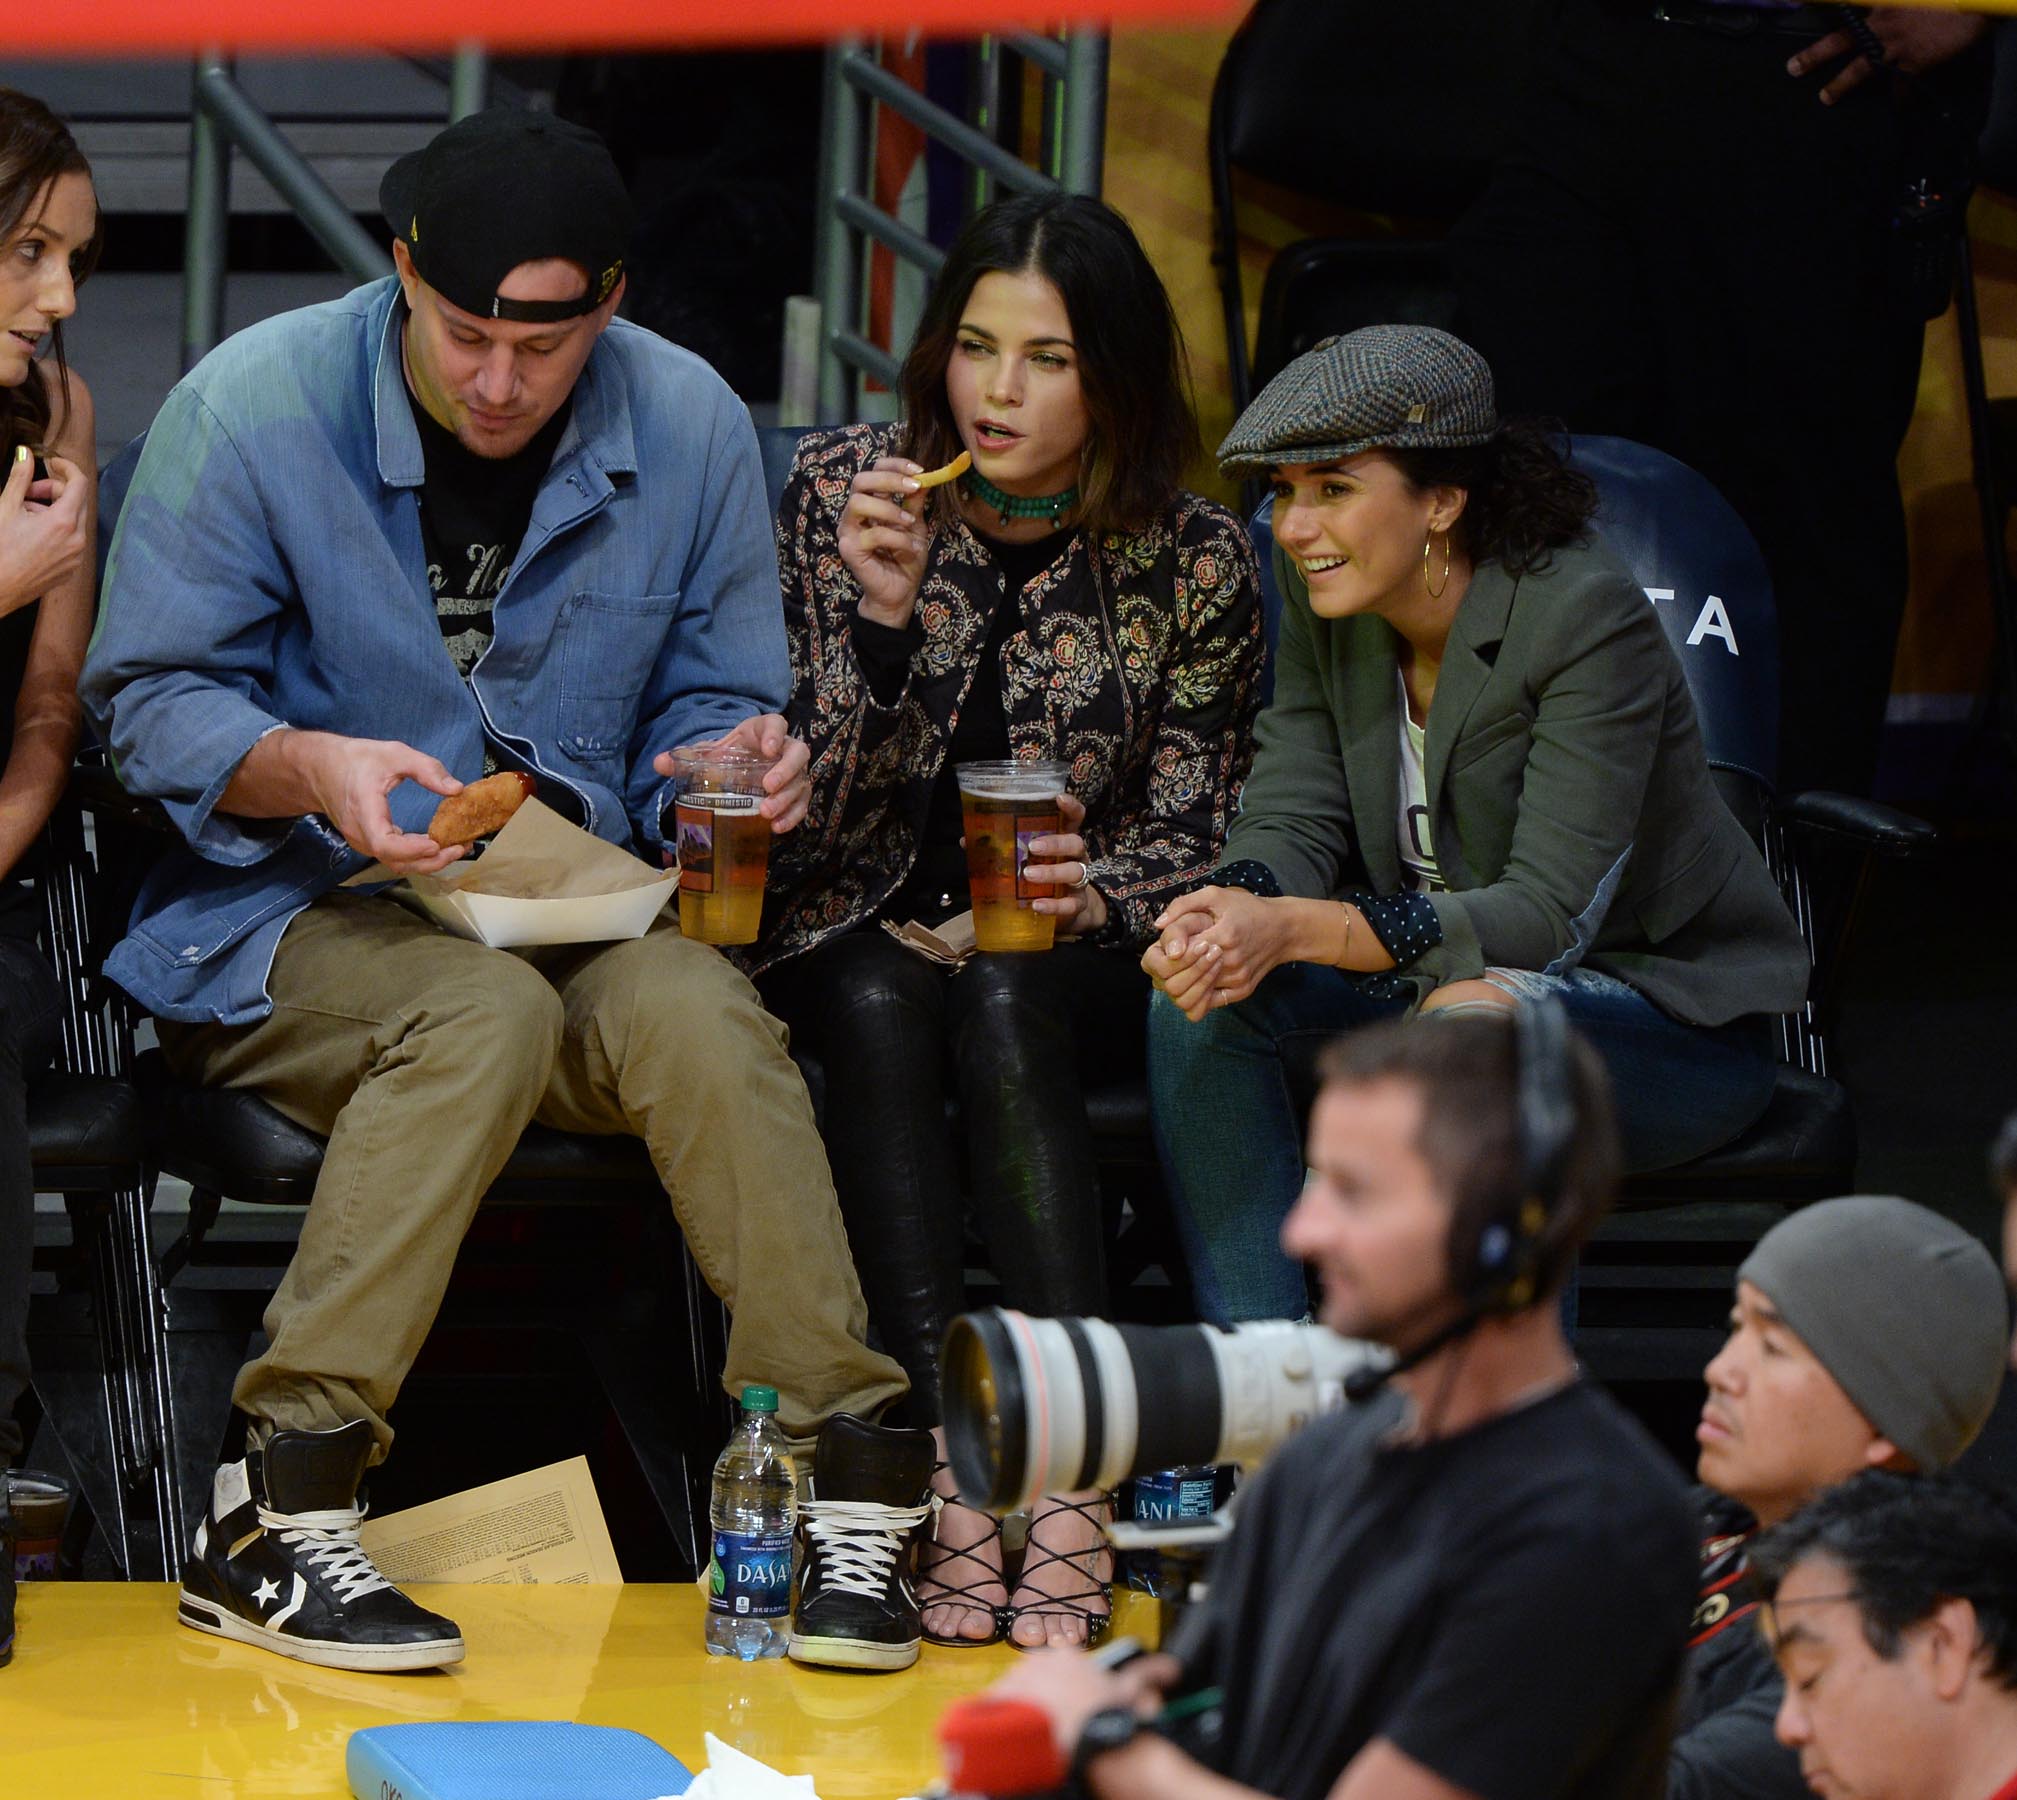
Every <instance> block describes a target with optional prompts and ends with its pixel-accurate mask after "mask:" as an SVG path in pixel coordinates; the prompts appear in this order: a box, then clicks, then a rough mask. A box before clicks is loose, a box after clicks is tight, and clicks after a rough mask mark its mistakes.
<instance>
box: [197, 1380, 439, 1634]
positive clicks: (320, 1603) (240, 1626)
mask: <svg viewBox="0 0 2017 1800" xmlns="http://www.w3.org/2000/svg"><path fill="white" fill-rule="evenodd" d="M370 1454H371V1427H370V1426H369V1425H367V1424H366V1423H365V1422H364V1421H363V1420H362V1419H358V1420H353V1421H352V1422H351V1423H350V1424H348V1425H343V1426H339V1427H338V1428H337V1429H336V1430H334V1431H276V1432H275V1433H274V1434H273V1435H272V1436H271V1437H270V1438H268V1439H267V1440H266V1448H265V1449H264V1450H263V1451H262V1450H251V1451H248V1452H247V1453H246V1456H245V1460H244V1461H243V1462H235V1463H226V1464H225V1465H224V1467H223V1468H221V1469H219V1470H218V1471H217V1479H216V1481H215V1482H214V1483H213V1484H212V1489H211V1498H210V1508H209V1511H208V1513H207V1514H206V1515H205V1517H204V1520H203V1523H202V1524H200V1525H199V1526H197V1528H196V1549H195V1553H194V1554H193V1555H192V1556H191V1557H190V1559H189V1561H188V1562H187V1563H186V1564H184V1565H183V1570H182V1602H181V1606H180V1608H179V1616H180V1617H181V1620H182V1623H183V1624H185V1625H193V1626H194V1627H195V1628H196V1629H197V1630H198V1631H211V1632H215V1633H216V1634H217V1635H218V1636H219V1637H228V1638H236V1639H237V1640H238V1641H239V1642H240V1643H242V1644H257V1645H259V1646H260V1647H261V1648H262V1649H266V1650H274V1651H277V1652H279V1654H280V1655H282V1656H292V1657H295V1658H297V1659H298V1660H299V1661H301V1662H310V1663H320V1664H322V1665H323V1666H324V1667H325V1668H330V1669H433V1668H439V1667H440V1666H441V1665H442V1664H443V1663H453V1662H460V1661H461V1660H462V1633H461V1632H460V1631H459V1630H457V1629H456V1626H455V1624H454V1622H453V1621H452V1620H449V1619H444V1618H442V1617H441V1616H440V1615H439V1614H437V1613H431V1612H428V1611H427V1610H426V1609H425V1608H424V1607H419V1606H416V1605H414V1603H413V1602H412V1601H411V1600H409V1599H407V1597H406V1596H405V1595H404V1594H402V1593H401V1592H400V1591H399V1590H398V1589H397V1588H396V1587H394V1586H393V1585H392V1583H391V1582H389V1581H387V1580H386V1579H385V1577H384V1576H383V1575H381V1574H379V1572H378V1570H377V1568H376V1567H375V1566H374V1564H373V1563H372V1560H371V1558H370V1557H369V1556H367V1555H366V1554H365V1552H364V1549H363V1547H362V1546H361V1545H360V1544H359V1543H358V1541H357V1528H358V1527H359V1526H360V1525H362V1524H363V1523H364V1513H363V1510H362V1508H360V1507H359V1505H358V1504H357V1485H358V1483H359V1482H360V1481H361V1480H362V1479H363V1476H364V1463H365V1459H366V1458H367V1457H368V1456H369V1455H370Z"/></svg>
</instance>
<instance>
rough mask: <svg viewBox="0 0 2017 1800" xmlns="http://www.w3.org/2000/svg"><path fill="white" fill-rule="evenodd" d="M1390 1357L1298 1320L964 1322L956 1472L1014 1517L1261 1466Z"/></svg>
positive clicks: (954, 1382)
mask: <svg viewBox="0 0 2017 1800" xmlns="http://www.w3.org/2000/svg"><path fill="white" fill-rule="evenodd" d="M1386 1356H1387V1353H1386V1352H1385V1351H1383V1350H1381V1349H1379V1348H1377V1347H1376V1346H1374V1345H1371V1344H1362V1343H1356V1342H1354V1341H1352V1340H1351V1339H1349V1338H1341V1337H1338V1336H1337V1335H1335V1334H1334V1333H1332V1332H1329V1331H1326V1330H1325V1329H1324V1328H1323V1327H1322V1326H1319V1325H1310V1324H1302V1323H1296V1322H1292V1321H1289V1320H1270V1321H1267V1322H1264V1323H1260V1324H1251V1325H1236V1326H1233V1327H1230V1328H1225V1327H1217V1326H1210V1325H1113V1324H1109V1323H1108V1322H1107V1321H1105V1320H1103V1319H1033V1318H1031V1317H1029V1316H1028V1315H1027V1314H1026V1313H1019V1312H1011V1311H1009V1310H1007V1309H1005V1308H1002V1307H991V1308H989V1309H988V1310H986V1311H984V1312H972V1313H963V1314H961V1315H960V1317H958V1318H957V1319H955V1320H953V1322H952V1325H951V1326H950V1328H949V1329H948V1330H947V1332H946V1341H945V1356H944V1365H945V1384H944V1385H945V1397H946V1404H945V1429H946V1444H947V1449H948V1453H949V1455H950V1457H951V1459H952V1466H953V1475H954V1478H955V1479H956V1480H957V1482H958V1484H959V1490H960V1493H961V1495H962V1497H963V1498H965V1499H966V1500H967V1501H968V1502H969V1503H970V1504H973V1505H977V1506H984V1507H987V1508H988V1509H990V1510H991V1511H996V1512H1001V1511H1008V1510H1012V1509H1014V1508H1016V1507H1020V1506H1028V1505H1030V1504H1031V1503H1032V1502H1034V1501H1035V1500H1036V1499H1037V1498H1038V1497H1039V1496H1040V1495H1043V1494H1055V1493H1074V1492H1078V1491H1080V1490H1083V1489H1086V1488H1095V1487H1099V1488H1110V1487H1113V1486H1115V1485H1116V1484H1117V1483H1119V1482H1121V1481H1123V1480H1125V1479H1126V1478H1127V1477H1128V1476H1130V1475H1139V1474H1142V1473H1144V1472H1146V1471H1148V1470H1152V1469H1170V1468H1177V1467H1180V1466H1183V1465H1186V1464H1193V1463H1209V1462H1234V1463H1240V1464H1242V1465H1243V1466H1245V1467H1247V1468H1253V1467H1255V1466H1257V1465H1258V1464H1260V1463H1262V1462H1265V1461H1266V1460H1267V1458H1268V1456H1269V1455H1270V1454H1271V1453H1272V1452H1273V1451H1274V1450H1275V1448H1276V1447H1277V1446H1278V1445H1279V1444H1280V1443H1281V1441H1282V1440H1283V1439H1284V1438H1285V1437H1287V1436H1288V1435H1289V1434H1290V1433H1291V1432H1293V1431H1298V1430H1300V1429H1301V1428H1302V1427H1303V1426H1304V1425H1307V1424H1308V1423H1309V1422H1310V1420H1311V1419H1313V1418H1315V1417H1316V1416H1317V1415H1318V1414H1319V1413H1323V1412H1329V1411H1332V1410H1334V1409H1335V1408H1336V1407H1338V1406H1340V1405H1342V1404H1343V1402H1344V1388H1345V1381H1346V1379H1347V1377H1349V1376H1350V1375H1352V1374H1354V1373H1356V1372H1357V1371H1358V1370H1360V1369H1362V1368H1365V1367H1367V1366H1369V1365H1371V1364H1373V1363H1376V1362H1379V1361H1381V1360H1383V1359H1385V1358H1386Z"/></svg>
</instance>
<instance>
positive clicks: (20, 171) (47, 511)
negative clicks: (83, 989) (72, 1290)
mask: <svg viewBox="0 0 2017 1800" xmlns="http://www.w3.org/2000/svg"><path fill="white" fill-rule="evenodd" d="M98 246H99V219H98V199H97V195H96V192H95V191H94V189H93V187H92V183H91V167H90V164H89V163H87V162H86V161H85V159H84V156H83V154H82V153H81V152H80V151H79V150H78V148H77V143H76V140H75V139H74V138H72V136H71V135H70V132H69V130H68V129H67V128H66V127H65V126H64V124H63V122H62V121H61V120H60V119H58V118H57V117H56V115H55V114H54V113H52V112H51V111H50V110H49V109H48V108H47V107H46V106H44V105H43V104H42V102H41V101H39V100H37V99H34V98H32V97H31V96H29V95H27V94H22V93H17V92H15V91H14V90H13V89H11V88H6V87H0V756H4V758H5V762H4V772H0V1558H4V1559H5V1567H4V1569H0V1663H5V1662H6V1661H7V1660H8V1658H9V1657H10V1656H11V1655H12V1653H13V1646H14V1585H13V1553H12V1539H11V1535H10V1533H9V1530H8V1519H7V1511H8V1508H7V1505H6V1489H5V1474H4V1471H5V1469H6V1467H7V1465H8V1464H9V1463H11V1462H12V1461H13V1460H14V1458H15V1457H16V1456H17V1455H19V1454H20V1451H21V1434H20V1428H19V1427H18V1426H17V1425H16V1424H15V1422H14V1416H13V1415H14V1406H15V1402H16V1401H17V1400H19V1399H20V1397H21V1394H22V1392H23V1390H25V1388H26V1387H27V1385H28V1276H29V1261H30V1257H31V1255H32V1252H33V1249H34V1225H35V1181H34V1173H33V1170H32V1167H31V1165H30V1163H29V1158H28V1128H27V1110H26V1096H27V1083H28V1080H29V1078H30V1077H31V1076H33V1075H34V1074H36V1073H37V1072H38V1071H39V1070H40V1069H42V1068H44V1067H46V1066H47V1064H48V1062H49V1060H50V1058H51V1057H52V1055H53V1054H54V1052H55V1049H56V1043H57V1030H58V1021H59V1017H60V1013H61V1008H62V1000H61V994H60V991H59V989H58V986H57V981H56V972H55V970H54V969H52V968H51V967H50V966H49V963H48V961H47V960H46V959H45V957H44V956H43V954H42V950H41V948H40V946H39V944H38V943H37V926H38V924H39V922H40V919H41V907H40V906H39V905H38V904H37V901H36V897H35V893H34V889H33V888H32V886H30V884H29V883H28V881H27V880H25V879H24V863H25V861H26V860H27V859H28V858H29V856H30V853H31V852H32V851H33V850H34V848H35V844H36V840H37V839H38V838H39V837H40V836H41V834H42V828H43V826H45V825H46V824H47V823H48V822H49V815H50V814H51V813H52V812H53V811H54V810H55V807H56V802H57V800H58V799H59V798H60V797H61V796H62V793H63V785H64V782H65V781H66V780H67V779H68V777H69V773H70V761H71V757H72V756H73V754H74V753H75V751H76V748H77V735H78V731H79V729H80V727H81V723H82V718H83V714H82V712H81V710H80V708H79V706H78V701H77V675H78V671H79V670H80V669H81V668H82V666H83V662H84V646H85V643H86V641H87V640H88V639H89V637H90V635H91V612H92V599H93V588H94V564H93V559H92V553H91V552H92V532H93V520H94V511H95V506H96V500H97V492H96V490H97V466H96V455H95V444H94V440H95V426H94V422H93V418H92V410H91V395H90V391H89V390H88V389H87V388H86V387H85V385H84V383H83V381H82V379H81V378H80V377H79V376H77V375H76V374H75V373H74V372H73V371H72V370H71V368H70V366H69V364H68V363H67V362H66V361H65V359H64V355H63V321H64V320H65V319H67V318H69V317H70V315H71V314H72V313H74V312H75V311H76V310H77V287H78V284H79V283H81V282H82V281H83V280H84V278H85V277H86V276H87V275H89V274H90V272H91V270H92V267H93V266H94V265H95V264H96V262H97V260H98ZM38 464H39V465H40V466H39V467H38V466H37V465H38Z"/></svg>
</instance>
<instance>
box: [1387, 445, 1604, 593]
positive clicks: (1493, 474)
mask: <svg viewBox="0 0 2017 1800" xmlns="http://www.w3.org/2000/svg"><path fill="white" fill-rule="evenodd" d="M1561 445H1562V428H1561V427H1560V426H1559V425H1555V424H1552V423H1550V422H1547V421H1544V420H1540V419H1507V420H1506V421H1505V422H1504V423H1503V424H1501V425H1500V427H1499V429H1498V430H1497V431H1495V432H1493V433H1492V435H1491V437H1490V438H1488V439H1487V440H1486V441H1485V442H1484V443H1482V444H1470V445H1466V446H1465V447H1463V448H1461V449H1456V450H1416V449H1398V448H1392V447H1389V448H1387V449H1385V450H1383V451H1382V452H1381V454H1382V455H1385V456H1388V457H1391V458H1392V459H1393V461H1394V464H1395V466H1396V467H1397V468H1399V470H1400V471H1401V473H1402V475H1403V476H1405V477H1406V479H1407V481H1408V484H1409V485H1410V486H1411V487H1414V488H1416V489H1421V488H1432V487H1456V488H1462V489H1463V490H1464V491H1465V493H1466V495H1467V496H1468V498H1467V499H1466V501H1465V503H1464V510H1463V513H1462V514H1461V515H1460V516H1459V518H1458V520H1457V523H1456V525H1455V526H1454V527H1453V531H1454V535H1455V537H1456V540H1457V548H1458V549H1459V550H1461V551H1462V552H1463V553H1464V555H1465V556H1466V557H1467V558H1468V559H1469V560H1470V561H1471V562H1473V563H1480V562H1487V561H1490V562H1496V563H1498V564H1500V565H1501V566H1502V567H1504V568H1505V570H1506V571H1507V573H1508V574H1512V575H1528V574H1531V573H1533V571H1534V570H1535V569H1537V568H1540V567H1541V566H1542V565H1543V564H1545V563H1546V562H1547V560H1548V553H1549V552H1550V551H1552V550H1559V549H1561V547H1562V546H1563V545H1564V544H1571V543H1574V542H1575V540H1576V539H1577V538H1579V537H1581V536H1582V535H1583V533H1584V531H1585V530H1587V529H1588V527H1589V523H1590V515H1591V514H1592V513H1594V512H1595V511H1596V510H1597V484H1596V483H1595V482H1594V481H1592V480H1591V479H1590V478H1589V476H1587V475H1585V474H1584V473H1583V472H1582V471H1581V470H1580V469H1572V468H1570V467H1569V464H1568V461H1567V459H1566V458H1565V457H1564V455H1563V452H1562V447H1561Z"/></svg>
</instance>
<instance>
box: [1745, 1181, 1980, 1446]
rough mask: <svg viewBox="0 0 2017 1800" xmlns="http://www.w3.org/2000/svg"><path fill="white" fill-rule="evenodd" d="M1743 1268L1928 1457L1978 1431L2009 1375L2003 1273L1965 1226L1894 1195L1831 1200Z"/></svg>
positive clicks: (1794, 1222)
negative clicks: (2005, 1366)
mask: <svg viewBox="0 0 2017 1800" xmlns="http://www.w3.org/2000/svg"><path fill="white" fill-rule="evenodd" d="M1737 1278H1738V1279H1739V1280H1740V1281H1748V1282H1750V1283H1751V1284H1752V1285H1753V1286H1754V1287H1756V1288H1757V1289H1758V1290H1759V1291H1760V1292H1762V1293H1763V1294H1764V1295H1765V1297H1766V1298H1767V1299H1769V1300H1770V1301H1771V1302H1772V1304H1773V1305H1774V1306H1775V1307H1776V1308H1777V1309H1778V1311H1779V1315H1780V1317H1781V1318H1783V1319H1784V1320H1785V1321H1786V1323H1787V1325H1788V1326H1790V1327H1791V1328H1792V1330H1793V1331H1794V1332H1795V1333H1797V1334H1798V1336H1799V1338H1800V1340H1801V1342H1802V1343H1804V1344H1805V1345H1806V1346H1807V1348H1808V1349H1809V1350H1811V1351H1813V1353H1814V1355H1815V1357H1816V1359H1817V1360H1818V1361H1819V1362H1820V1364H1821V1366H1822V1367H1823V1368H1824V1369H1826V1370H1827V1371H1828V1373H1829V1374H1830V1375H1832V1376H1833V1377H1834V1378H1835V1381H1836V1383H1837V1384H1838V1385H1839V1386H1840V1387H1841V1389H1842V1391H1843V1392H1844V1393H1845V1394H1847V1395H1848V1396H1849V1398H1850V1399H1851V1400H1852V1401H1853V1402H1854V1403H1855V1405H1856V1410H1857V1411H1858V1412H1860V1413H1861V1414H1862V1415H1863V1416H1864V1418H1866V1419H1868V1420H1869V1421H1870V1423H1871V1424H1872V1425H1874V1426H1875V1427H1876V1428H1877V1430H1878V1431H1880V1432H1881V1433H1882V1434H1883V1435H1884V1436H1885V1437H1887V1438H1889V1439H1890V1440H1891V1442H1892V1443H1894V1444H1896V1445H1897V1446H1898V1448H1899V1449H1900V1450H1902V1451H1904V1452H1905V1454H1906V1455H1907V1456H1909V1457H1910V1458H1911V1459H1912V1460H1913V1462H1915V1463H1916V1464H1917V1465H1918V1466H1919V1467H1920V1468H1922V1469H1942V1468H1945V1467H1946V1466H1947V1465H1948V1464H1949V1463H1951V1462H1952V1461H1953V1460H1954V1459H1955V1458H1956V1457H1957V1456H1959V1455H1960V1454H1961V1452H1962V1451H1963V1450H1965V1449H1967V1448H1968V1446H1969V1445H1970V1444H1971V1443H1973V1442H1974V1441H1975V1434H1976V1433H1977V1432H1979V1431H1980V1430H1981V1429H1982V1427H1983V1425H1984V1423H1985V1422H1986V1421H1987V1420H1988V1417H1989V1410H1990V1408H1991V1407H1993V1406H1994V1405H1995V1404H1996V1393H1997V1390H1998V1389H1999V1388H2000V1387H2001V1386H2002V1384H2003V1359H2004V1357H2005V1355H2006V1354H2007V1353H2008V1332H2009V1325H2010V1313H2009V1302H2008V1300H2007V1299H2006V1298H2005V1296H2004V1292H2003V1277H2002V1274H2001V1272H2000V1271H1999V1270H1998V1269H1997V1267H1996V1264H1995V1262H1994V1261H1993V1260H1992V1259H1991V1257H1990V1255H1989V1252H1988V1251H1986V1250H1985V1249H1983V1248H1982V1246H1981V1245H1980V1244H1979V1243H1977V1242H1976V1241H1975V1239H1974V1238H1972V1237H1971V1236H1969V1234H1968V1233H1967V1232H1965V1231H1963V1230H1962V1229H1961V1227H1960V1226H1958V1225H1956V1224H1954V1223H1952V1222H1951V1221H1950V1220H1947V1219H1943V1218H1941V1216H1940V1215H1939V1214H1938V1213H1936V1212H1929V1211H1928V1210H1927V1209H1926V1208H1925V1207H1923V1206H1915V1205H1913V1203H1912V1202H1911V1201H1909V1200H1900V1199H1898V1198H1896V1197H1895V1196H1894V1195H1890V1194H1851V1195H1849V1196H1848V1197H1846V1198H1845V1199H1840V1200H1823V1201H1821V1202H1820V1203H1819V1204H1818V1205H1816V1206H1810V1207H1807V1208H1805V1209H1804V1210H1803V1211H1801V1212H1797V1213H1795V1214H1794V1215H1793V1216H1792V1217H1791V1218H1790V1219H1787V1220H1785V1221H1783V1222H1782V1223H1780V1224H1778V1225H1775V1226H1773V1227H1772V1229H1771V1230H1770V1231H1768V1232H1766V1233H1765V1235H1764V1236H1763V1237H1762V1238H1760V1239H1759V1240H1758V1247H1757V1248H1756V1249H1755V1250H1753V1251H1752V1252H1751V1254H1750V1255H1749V1256H1748V1257H1746V1258H1745V1260H1744V1265H1743V1267H1742V1268H1740V1269H1739V1270H1738V1271H1737Z"/></svg>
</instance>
